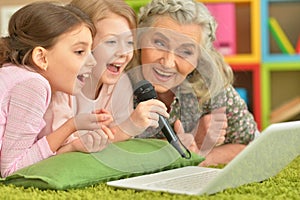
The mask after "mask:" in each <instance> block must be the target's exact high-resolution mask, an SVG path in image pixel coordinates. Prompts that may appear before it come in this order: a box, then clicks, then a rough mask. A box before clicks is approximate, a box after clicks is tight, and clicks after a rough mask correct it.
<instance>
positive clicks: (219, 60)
mask: <svg viewBox="0 0 300 200" xmlns="http://www.w3.org/2000/svg"><path fill="white" fill-rule="evenodd" d="M138 16H139V17H138V18H139V19H138V27H139V29H140V28H147V27H151V26H152V25H153V24H154V22H155V20H159V17H161V16H169V17H171V18H172V19H173V20H175V21H177V22H178V23H180V24H198V25H199V26H201V28H202V30H203V32H202V35H201V38H202V40H201V41H200V43H201V44H199V45H200V47H201V48H202V50H203V51H205V52H206V53H205V55H206V56H209V58H203V56H202V58H199V62H198V66H197V67H196V69H197V70H194V72H193V73H192V76H190V77H192V78H191V79H190V80H189V81H190V82H191V83H192V85H193V88H194V90H195V91H196V94H197V96H198V97H201V98H202V100H207V99H209V98H210V97H211V96H212V90H214V93H217V91H216V90H218V91H219V90H220V89H221V88H224V86H228V85H229V84H231V83H232V81H233V72H232V69H231V67H230V66H228V65H227V64H226V63H225V61H224V57H223V56H222V55H221V54H220V53H219V52H217V50H216V49H215V47H214V46H213V42H214V41H215V39H216V29H217V22H216V20H215V18H214V17H213V16H212V15H211V13H210V12H209V10H208V9H207V7H206V6H205V5H204V4H203V3H200V2H196V1H194V0H152V1H151V2H149V3H148V4H147V5H146V6H144V7H142V8H141V9H140V12H139V15H138ZM199 34H200V33H199ZM211 61H212V62H211ZM208 62H210V64H213V65H215V66H217V67H216V70H217V71H216V70H215V72H217V74H218V75H216V76H215V79H218V80H215V81H213V80H209V79H212V78H213V77H211V76H210V77H204V76H203V74H202V73H201V72H203V70H204V69H203V63H205V64H208ZM200 65H202V66H200ZM200 68H202V70H199V69H200ZM206 69H208V68H206ZM209 70H211V69H209ZM199 72H200V73H199ZM208 74H210V75H212V73H211V72H209V73H208ZM214 74H216V73H214ZM220 79H221V80H222V81H221V82H222V83H221V84H220ZM208 80H209V84H210V86H209V87H210V88H206V89H204V84H207V81H208ZM208 90H209V91H208ZM209 93H210V94H209ZM209 96H210V97H209Z"/></svg>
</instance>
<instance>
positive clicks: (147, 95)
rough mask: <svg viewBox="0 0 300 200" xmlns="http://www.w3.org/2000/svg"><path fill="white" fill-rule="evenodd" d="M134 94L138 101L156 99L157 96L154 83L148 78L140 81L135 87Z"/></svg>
mask: <svg viewBox="0 0 300 200" xmlns="http://www.w3.org/2000/svg"><path fill="white" fill-rule="evenodd" d="M133 94H134V95H135V97H136V99H137V101H138V102H142V101H147V100H149V99H156V97H157V96H156V92H155V89H154V87H153V85H152V84H151V83H150V82H149V81H147V80H142V81H140V82H138V83H137V84H136V85H135V86H134V88H133Z"/></svg>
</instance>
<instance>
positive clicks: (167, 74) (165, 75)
mask: <svg viewBox="0 0 300 200" xmlns="http://www.w3.org/2000/svg"><path fill="white" fill-rule="evenodd" d="M153 70H154V72H155V74H156V76H157V77H158V78H159V79H162V80H165V81H166V80H169V79H170V78H172V77H173V76H174V75H175V73H174V72H166V71H162V70H160V69H158V68H153Z"/></svg>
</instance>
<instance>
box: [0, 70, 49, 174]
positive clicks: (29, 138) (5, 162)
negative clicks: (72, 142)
mask: <svg viewBox="0 0 300 200" xmlns="http://www.w3.org/2000/svg"><path fill="white" fill-rule="evenodd" d="M50 100H51V88H50V85H49V83H48V81H47V80H46V79H45V78H44V77H42V76H41V75H40V74H38V73H35V72H30V71H28V70H26V69H23V68H20V67H17V66H14V65H4V66H3V67H2V68H0V105H1V109H0V152H1V154H0V167H1V176H2V177H6V176H8V175H10V174H11V173H13V172H15V171H16V170H18V169H21V168H24V167H26V166H28V165H31V164H34V163H37V162H39V161H41V160H43V159H45V158H48V157H50V156H52V155H54V154H55V153H53V152H52V151H51V150H50V147H49V144H48V142H47V140H46V138H45V137H39V133H40V131H41V130H42V129H43V127H44V126H45V121H44V119H43V117H44V114H45V112H46V109H47V107H48V105H49V103H50Z"/></svg>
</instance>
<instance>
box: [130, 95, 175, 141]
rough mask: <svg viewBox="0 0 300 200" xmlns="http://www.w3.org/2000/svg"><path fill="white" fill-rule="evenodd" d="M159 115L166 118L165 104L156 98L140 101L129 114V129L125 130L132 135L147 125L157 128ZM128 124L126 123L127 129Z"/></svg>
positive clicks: (167, 114)
mask: <svg viewBox="0 0 300 200" xmlns="http://www.w3.org/2000/svg"><path fill="white" fill-rule="evenodd" d="M159 115H162V116H164V117H166V118H168V117H169V113H167V107H166V106H165V104H164V103H163V102H161V101H159V100H157V99H151V100H147V101H143V102H140V103H139V104H138V105H137V107H136V109H134V111H133V112H132V114H131V115H130V121H131V123H130V124H131V125H132V126H131V129H132V130H126V132H129V133H130V132H131V133H132V134H131V135H132V136H134V135H137V134H140V133H142V132H143V131H144V130H145V129H146V128H148V127H154V128H157V127H158V126H159V124H158V120H159ZM128 128H129V126H128V125H127V129H128Z"/></svg>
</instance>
